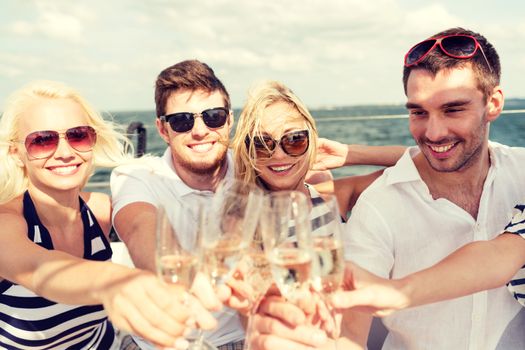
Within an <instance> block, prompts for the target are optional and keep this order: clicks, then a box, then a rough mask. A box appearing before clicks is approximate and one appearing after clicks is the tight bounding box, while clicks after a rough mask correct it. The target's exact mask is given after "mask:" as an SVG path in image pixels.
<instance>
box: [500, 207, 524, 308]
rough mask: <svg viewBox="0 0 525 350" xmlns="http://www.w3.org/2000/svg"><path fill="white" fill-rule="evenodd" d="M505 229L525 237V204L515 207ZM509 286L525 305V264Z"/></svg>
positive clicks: (518, 299) (515, 296) (517, 298)
mask: <svg viewBox="0 0 525 350" xmlns="http://www.w3.org/2000/svg"><path fill="white" fill-rule="evenodd" d="M505 231H506V232H510V233H514V234H517V235H520V236H521V237H522V238H524V239H525V204H520V205H516V206H515V207H514V215H513V216H512V219H511V220H510V222H509V224H508V225H507V226H506V227H505ZM507 288H508V289H509V290H510V292H511V293H512V295H514V298H516V300H517V301H518V302H519V303H520V304H521V305H523V306H525V266H523V267H522V268H521V269H520V270H519V271H518V273H516V275H515V276H514V277H513V278H512V280H511V281H510V282H509V283H507Z"/></svg>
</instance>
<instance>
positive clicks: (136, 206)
mask: <svg viewBox="0 0 525 350" xmlns="http://www.w3.org/2000/svg"><path fill="white" fill-rule="evenodd" d="M156 220H157V209H156V208H155V206H153V205H152V204H150V203H146V202H136V203H131V204H128V205H126V206H124V207H123V208H121V209H120V210H119V211H118V212H117V213H116V214H115V215H114V218H113V225H114V227H115V230H116V231H117V233H118V235H119V237H120V239H122V241H123V242H124V243H125V244H126V246H127V248H128V250H129V254H130V256H131V259H132V260H133V264H134V265H135V266H136V267H138V268H141V269H144V270H148V271H152V272H154V271H155V244H156V243H155V242H156V238H155V227H156Z"/></svg>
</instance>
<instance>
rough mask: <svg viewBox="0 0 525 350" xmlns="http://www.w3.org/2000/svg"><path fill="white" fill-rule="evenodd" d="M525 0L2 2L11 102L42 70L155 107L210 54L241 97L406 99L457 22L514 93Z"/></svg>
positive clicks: (98, 101) (90, 92) (2, 80)
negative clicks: (406, 77) (163, 92)
mask: <svg viewBox="0 0 525 350" xmlns="http://www.w3.org/2000/svg"><path fill="white" fill-rule="evenodd" d="M524 14H525V2H524V1H522V0H509V1H505V0H502V1H499V2H496V1H485V0H477V1H473V0H465V1H457V0H442V1H424V0H279V1H277V0H245V1H240V0H237V1H235V0H181V1H179V0H142V1H141V0H90V1H70V0H0V44H1V46H0V110H1V109H2V108H3V106H4V102H5V99H6V98H7V96H8V95H9V94H11V93H12V92H13V91H14V90H16V89H18V88H20V87H22V86H23V85H25V84H27V83H28V82H30V81H32V80H36V79H48V80H58V81H63V82H65V83H67V84H69V85H71V86H73V87H75V88H76V89H77V90H79V91H80V93H81V94H82V95H83V96H85V97H86V98H87V99H88V101H90V102H91V104H93V105H94V106H95V107H96V108H97V109H99V110H102V111H124V110H153V109H154V100H153V92H154V82H155V78H156V77H157V75H158V73H159V72H160V71H161V70H163V69H164V68H166V67H168V66H170V65H173V64H175V63H177V62H179V61H182V60H185V59H194V58H195V59H199V60H201V61H203V62H206V63H207V64H209V65H210V66H211V67H212V68H213V69H214V71H215V73H216V74H217V76H218V77H219V78H220V79H221V80H222V81H223V83H224V85H225V86H226V88H227V89H228V91H229V93H230V95H231V98H232V104H233V106H234V107H242V105H243V103H244V101H245V98H246V94H247V91H248V89H249V88H250V86H252V85H253V84H254V83H255V82H257V81H260V80H264V79H274V80H280V81H282V82H283V83H285V84H286V85H288V86H289V87H290V88H292V90H293V91H294V92H295V93H296V94H297V95H298V96H299V97H300V98H301V99H302V100H303V101H304V102H305V103H306V104H307V105H308V106H309V107H310V108H320V107H332V106H347V105H363V104H392V103H394V104H397V103H404V101H405V97H404V94H403V88H402V83H401V74H402V60H403V56H404V54H405V52H406V51H407V50H408V49H409V48H410V47H411V46H412V45H414V44H415V43H417V42H419V41H421V40H423V39H425V38H427V37H429V36H430V35H432V34H434V33H436V32H439V31H441V30H444V29H446V28H449V27H456V26H461V27H464V28H468V29H471V30H474V31H476V32H480V33H482V34H483V35H484V36H485V37H486V38H487V39H488V40H489V41H490V42H491V43H492V44H493V45H494V46H495V47H496V49H497V50H498V52H499V54H500V57H501V62H502V71H503V73H502V86H503V89H504V92H505V95H506V96H507V97H516V98H523V97H525V86H523V85H524V82H523V77H525V45H524V43H525V15H524Z"/></svg>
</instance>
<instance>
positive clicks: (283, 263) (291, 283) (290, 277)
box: [270, 248, 312, 300]
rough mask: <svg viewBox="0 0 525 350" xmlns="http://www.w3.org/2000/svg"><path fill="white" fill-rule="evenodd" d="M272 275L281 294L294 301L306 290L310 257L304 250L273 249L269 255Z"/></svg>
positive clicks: (310, 267) (310, 266)
mask: <svg viewBox="0 0 525 350" xmlns="http://www.w3.org/2000/svg"><path fill="white" fill-rule="evenodd" d="M270 263H271V267H272V273H273V277H274V280H275V282H276V283H277V286H278V287H279V290H280V291H281V294H282V295H283V296H284V297H286V298H288V299H290V300H296V299H297V298H299V297H300V296H301V295H302V292H303V291H304V290H305V289H307V288H308V282H309V281H310V274H311V270H312V257H311V255H310V253H309V252H308V251H306V250H302V249H297V248H274V249H273V251H272V252H271V253H270Z"/></svg>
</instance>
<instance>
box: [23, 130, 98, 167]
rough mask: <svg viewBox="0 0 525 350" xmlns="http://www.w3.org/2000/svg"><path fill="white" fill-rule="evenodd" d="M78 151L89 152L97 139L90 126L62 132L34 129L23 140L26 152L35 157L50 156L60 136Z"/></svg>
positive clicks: (56, 146)
mask: <svg viewBox="0 0 525 350" xmlns="http://www.w3.org/2000/svg"><path fill="white" fill-rule="evenodd" d="M61 136H63V137H64V138H65V139H66V141H67V143H68V144H69V145H70V146H71V147H72V148H73V149H74V150H76V151H78V152H89V151H91V150H92V149H93V146H94V145H95V143H96V141H97V132H96V131H95V129H93V128H92V127H91V126H76V127H74V128H70V129H67V130H66V131H64V132H58V131H55V130H42V131H35V132H32V133H30V134H29V135H27V136H26V139H25V141H23V143H24V145H25V147H26V150H27V154H28V155H29V156H30V157H32V158H35V159H43V158H48V157H50V156H51V155H52V154H53V153H55V151H56V150H57V148H58V143H59V141H60V137H61Z"/></svg>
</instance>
